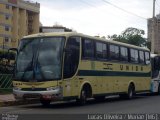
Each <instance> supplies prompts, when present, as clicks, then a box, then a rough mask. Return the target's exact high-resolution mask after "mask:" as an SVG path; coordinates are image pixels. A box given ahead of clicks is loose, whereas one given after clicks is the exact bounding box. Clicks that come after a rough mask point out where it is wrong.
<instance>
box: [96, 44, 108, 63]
mask: <svg viewBox="0 0 160 120" xmlns="http://www.w3.org/2000/svg"><path fill="white" fill-rule="evenodd" d="M97 43H101V44H102V56H103V45H105V46H106V58H100V57H98V56H97ZM95 58H96V59H97V60H108V44H107V42H103V41H95Z"/></svg>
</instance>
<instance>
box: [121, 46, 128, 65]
mask: <svg viewBox="0 0 160 120" xmlns="http://www.w3.org/2000/svg"><path fill="white" fill-rule="evenodd" d="M121 48H125V49H127V56H125V57H127V60H122V52H121ZM120 61H121V62H129V49H128V47H126V46H120Z"/></svg>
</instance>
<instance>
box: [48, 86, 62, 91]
mask: <svg viewBox="0 0 160 120" xmlns="http://www.w3.org/2000/svg"><path fill="white" fill-rule="evenodd" d="M59 89H60V87H59V86H56V87H49V88H47V90H48V91H50V90H59Z"/></svg>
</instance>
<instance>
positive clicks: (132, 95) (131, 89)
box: [127, 85, 134, 99]
mask: <svg viewBox="0 0 160 120" xmlns="http://www.w3.org/2000/svg"><path fill="white" fill-rule="evenodd" d="M133 97H134V87H133V85H129V88H128V93H127V99H132V98H133Z"/></svg>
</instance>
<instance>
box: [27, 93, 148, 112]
mask: <svg viewBox="0 0 160 120" xmlns="http://www.w3.org/2000/svg"><path fill="white" fill-rule="evenodd" d="M149 96H150V94H141V95H136V96H135V97H134V98H133V99H131V100H128V99H122V98H120V97H119V96H113V97H106V99H104V100H101V101H97V100H95V99H89V100H88V101H87V103H86V104H85V105H83V106H81V105H79V104H77V103H76V101H75V100H72V101H65V102H52V103H51V105H50V106H42V105H40V104H38V105H37V104H36V105H34V104H33V105H29V106H24V107H25V108H34V109H65V108H76V107H87V106H91V105H96V104H104V103H105V104H110V103H115V102H116V103H118V102H124V101H125V102H132V101H135V100H138V99H147V98H148V97H149Z"/></svg>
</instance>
